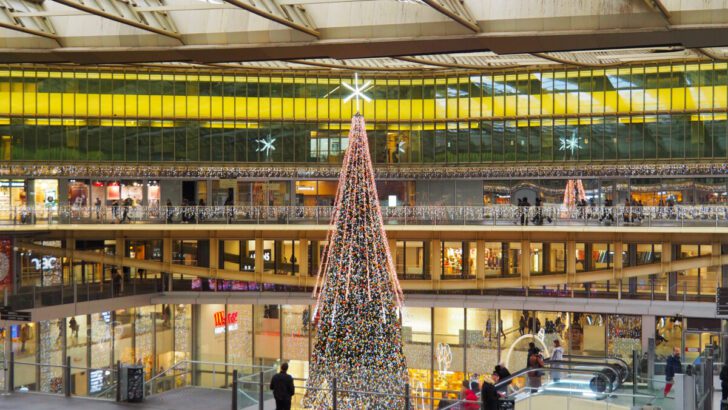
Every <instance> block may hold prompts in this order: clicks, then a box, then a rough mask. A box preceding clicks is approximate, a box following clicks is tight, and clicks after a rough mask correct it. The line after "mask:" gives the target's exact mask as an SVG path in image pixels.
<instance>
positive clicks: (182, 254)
mask: <svg viewBox="0 0 728 410" xmlns="http://www.w3.org/2000/svg"><path fill="white" fill-rule="evenodd" d="M198 245H199V244H198V241H197V240H172V263H175V264H178V265H185V266H200V265H198V263H199V259H200V257H199V256H200V255H199V253H198V250H199V249H198Z"/></svg>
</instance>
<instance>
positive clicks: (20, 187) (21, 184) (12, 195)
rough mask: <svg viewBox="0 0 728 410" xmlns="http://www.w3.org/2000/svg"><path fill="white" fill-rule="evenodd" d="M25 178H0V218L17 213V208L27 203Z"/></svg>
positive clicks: (9, 216)
mask: <svg viewBox="0 0 728 410" xmlns="http://www.w3.org/2000/svg"><path fill="white" fill-rule="evenodd" d="M27 201H28V197H27V193H26V191H25V180H22V179H0V219H9V218H12V217H13V216H16V215H18V213H19V212H20V210H19V208H23V207H24V206H26V205H27Z"/></svg>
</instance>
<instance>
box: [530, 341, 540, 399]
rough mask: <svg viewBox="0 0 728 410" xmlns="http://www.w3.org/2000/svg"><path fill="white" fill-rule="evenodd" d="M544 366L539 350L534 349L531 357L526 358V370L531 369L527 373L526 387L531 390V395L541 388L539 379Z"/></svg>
mask: <svg viewBox="0 0 728 410" xmlns="http://www.w3.org/2000/svg"><path fill="white" fill-rule="evenodd" d="M543 366H544V362H543V357H542V356H541V349H539V348H538V347H536V348H534V350H533V353H532V354H531V356H529V357H528V368H529V369H533V370H531V371H530V372H528V387H530V388H531V393H535V392H537V391H538V389H539V388H540V387H541V377H542V376H543V371H541V370H539V369H542V368H543Z"/></svg>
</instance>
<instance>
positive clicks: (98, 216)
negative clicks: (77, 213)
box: [94, 197, 101, 220]
mask: <svg viewBox="0 0 728 410" xmlns="http://www.w3.org/2000/svg"><path fill="white" fill-rule="evenodd" d="M94 208H96V219H97V220H98V219H101V198H99V197H96V201H95V202H94Z"/></svg>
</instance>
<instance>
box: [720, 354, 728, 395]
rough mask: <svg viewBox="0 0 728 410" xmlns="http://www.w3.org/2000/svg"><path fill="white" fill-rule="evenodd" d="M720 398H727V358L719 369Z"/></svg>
mask: <svg viewBox="0 0 728 410" xmlns="http://www.w3.org/2000/svg"><path fill="white" fill-rule="evenodd" d="M720 390H721V391H720V400H721V401H725V400H728V359H726V361H725V363H723V368H722V369H720Z"/></svg>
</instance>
